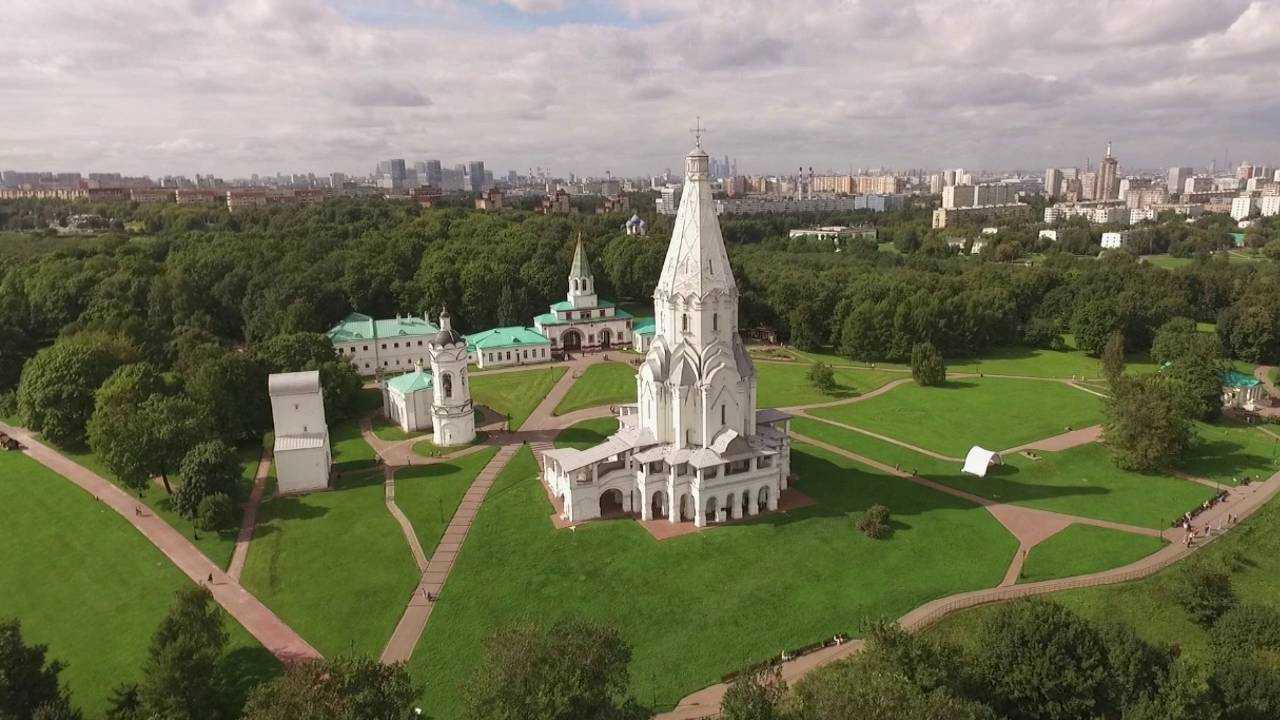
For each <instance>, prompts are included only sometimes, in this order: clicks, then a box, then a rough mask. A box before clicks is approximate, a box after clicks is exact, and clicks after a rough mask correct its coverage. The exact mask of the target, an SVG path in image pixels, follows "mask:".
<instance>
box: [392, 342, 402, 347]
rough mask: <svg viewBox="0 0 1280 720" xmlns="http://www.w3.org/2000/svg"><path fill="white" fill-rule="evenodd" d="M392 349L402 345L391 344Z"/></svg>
mask: <svg viewBox="0 0 1280 720" xmlns="http://www.w3.org/2000/svg"><path fill="white" fill-rule="evenodd" d="M391 347H393V348H398V347H400V343H391Z"/></svg>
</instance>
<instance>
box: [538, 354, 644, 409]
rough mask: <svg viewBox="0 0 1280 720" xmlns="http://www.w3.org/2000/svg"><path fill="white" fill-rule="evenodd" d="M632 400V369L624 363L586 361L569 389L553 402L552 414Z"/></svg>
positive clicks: (633, 389)
mask: <svg viewBox="0 0 1280 720" xmlns="http://www.w3.org/2000/svg"><path fill="white" fill-rule="evenodd" d="M635 401H636V369H635V368H633V367H631V366H630V365H628V364H626V363H620V362H606V363H596V364H594V365H590V366H588V367H587V369H586V370H585V371H584V372H583V373H582V377H580V378H578V379H577V380H575V381H574V383H573V387H571V388H569V393H568V394H567V395H565V396H564V399H562V400H561V401H560V404H559V405H557V406H556V409H555V414H556V415H565V414H567V413H571V412H573V411H574V410H581V409H583V408H589V407H595V406H597V405H617V404H619V403H633V402H635Z"/></svg>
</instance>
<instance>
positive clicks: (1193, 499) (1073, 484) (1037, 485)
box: [791, 418, 1214, 530]
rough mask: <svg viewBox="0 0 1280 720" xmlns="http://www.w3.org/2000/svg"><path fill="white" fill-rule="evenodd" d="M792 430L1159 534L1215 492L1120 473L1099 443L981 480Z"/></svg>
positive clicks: (857, 438) (913, 455)
mask: <svg viewBox="0 0 1280 720" xmlns="http://www.w3.org/2000/svg"><path fill="white" fill-rule="evenodd" d="M791 429H792V430H793V431H794V432H797V433H800V434H801V435H807V436H809V437H812V438H814V439H816V440H821V441H823V442H826V443H830V444H832V445H835V446H837V447H840V448H843V449H845V450H848V451H850V452H853V453H857V454H859V455H863V456H865V457H869V458H872V459H874V460H879V461H880V462H883V463H886V464H888V465H897V466H900V468H901V469H902V470H903V471H904V472H911V471H913V470H915V471H917V472H919V474H920V475H922V476H924V477H927V478H929V479H931V480H936V481H938V482H940V483H942V484H944V485H948V486H950V487H954V488H956V489H959V490H964V491H966V492H970V493H973V494H974V495H980V496H982V497H985V498H990V499H992V500H999V501H1001V502H1008V503H1013V504H1015V505H1025V506H1027V507H1034V508H1040V509H1041V510H1052V511H1054V512H1061V513H1067V514H1069V515H1079V516H1082V517H1090V518H1097V519H1099V520H1111V521H1113V522H1120V523H1126V524H1130V525H1139V526H1141V527H1149V528H1153V529H1157V530H1158V529H1161V528H1166V527H1168V526H1169V523H1170V522H1172V520H1173V519H1174V518H1176V517H1178V516H1180V515H1182V514H1183V513H1184V512H1186V511H1187V510H1190V509H1191V508H1193V507H1195V506H1196V505H1199V504H1200V503H1202V502H1204V501H1205V500H1207V499H1209V498H1210V497H1211V496H1212V495H1213V494H1214V492H1213V490H1212V489H1210V488H1207V487H1205V486H1204V485H1199V484H1197V483H1193V482H1190V481H1187V480H1181V479H1178V478H1174V477H1166V476H1163V475H1140V474H1138V473H1132V472H1127V471H1124V470H1120V469H1119V468H1117V467H1116V466H1115V465H1114V464H1113V463H1112V462H1111V458H1110V456H1109V455H1108V452H1107V449H1106V448H1104V447H1103V446H1101V445H1098V444H1096V443H1093V444H1089V445H1082V446H1080V447H1077V448H1072V449H1071V450H1065V451H1062V452H1057V453H1049V452H1040V453H1039V456H1040V459H1039V460H1031V459H1029V458H1026V457H1024V456H1022V455H1020V454H1014V455H1007V456H1006V457H1005V458H1004V461H1005V465H1003V466H1001V467H996V468H992V469H991V472H989V473H987V476H986V477H985V478H979V477H974V476H972V475H966V474H964V473H962V472H961V471H960V468H961V464H960V463H954V462H946V461H943V460H937V459H934V458H931V457H929V456H927V455H921V454H920V453H917V452H914V451H912V450H908V449H906V448H902V447H899V446H897V445H892V444H890V443H887V442H884V441H882V440H877V439H876V438H873V437H867V436H866V435H863V434H861V433H857V432H854V431H852V430H846V429H844V428H840V427H836V426H834V425H830V424H828V423H824V422H821V421H818V420H810V419H808V418H794V419H792V420H791Z"/></svg>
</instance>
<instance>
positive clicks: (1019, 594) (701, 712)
mask: <svg viewBox="0 0 1280 720" xmlns="http://www.w3.org/2000/svg"><path fill="white" fill-rule="evenodd" d="M795 437H796V439H797V440H800V441H801V442H806V443H811V444H814V445H817V446H819V447H824V448H825V449H828V450H831V451H832V452H839V448H833V447H832V446H829V445H823V444H822V443H818V442H815V441H813V440H810V439H807V438H804V437H802V436H795ZM841 454H844V455H846V456H850V457H851V459H855V460H858V461H859V462H866V461H867V460H869V459H860V458H859V457H858V456H856V455H854V454H853V453H847V452H846V453H841ZM870 462H871V464H873V466H874V467H876V468H878V469H880V470H886V468H887V466H884V465H883V464H881V463H875V461H870ZM889 469H890V470H891V468H889ZM886 471H887V470H886ZM894 474H896V475H899V476H900V474H899V473H896V472H895V473H894ZM908 479H912V480H913V481H918V480H919V479H916V478H908ZM927 482H928V481H926V483H927ZM942 488H945V486H942ZM942 488H938V489H942ZM943 491H944V492H948V491H950V492H951V494H958V495H959V496H961V497H963V496H964V495H967V493H964V494H961V493H960V491H952V490H951V489H950V488H947V489H946V490H943ZM1277 491H1280V472H1277V473H1276V474H1274V475H1272V476H1271V477H1270V478H1269V479H1268V480H1267V481H1266V482H1263V483H1254V484H1251V485H1248V486H1245V487H1241V488H1233V489H1231V491H1230V495H1229V496H1228V499H1227V500H1226V501H1225V502H1221V503H1218V504H1217V505H1215V506H1213V507H1212V508H1210V509H1209V510H1206V511H1205V512H1203V513H1201V514H1200V515H1199V516H1197V517H1196V521H1195V523H1194V525H1195V528H1196V530H1197V531H1200V530H1202V529H1203V528H1206V527H1215V528H1216V527H1223V528H1225V527H1227V525H1226V517H1227V515H1228V514H1229V513H1230V514H1234V515H1235V516H1236V519H1237V520H1236V521H1237V522H1239V521H1240V520H1244V519H1245V518H1248V517H1249V516H1251V515H1253V514H1254V513H1255V512H1257V510H1258V509H1259V508H1261V507H1262V506H1263V505H1265V504H1266V502H1267V501H1268V500H1270V499H1271V498H1272V497H1274V496H1275V494H1276V492H1277ZM974 497H976V496H974ZM990 502H991V501H989V500H987V501H986V503H990ZM986 507H987V509H988V510H991V509H992V507H993V505H990V504H988V505H986ZM1036 512H1041V511H1036ZM993 514H994V513H993ZM997 517H998V516H997ZM1072 521H1073V522H1088V523H1089V524H1092V525H1101V526H1102V527H1115V526H1114V525H1113V524H1110V523H1100V521H1093V520H1088V519H1085V518H1079V519H1076V518H1072ZM1001 522H1004V521H1003V520H1001ZM1115 529H1125V528H1124V527H1116V528H1115ZM1141 530H1142V531H1143V532H1144V533H1151V534H1159V533H1156V531H1154V530H1147V529H1146V528H1141ZM1131 531H1132V530H1131ZM1224 532H1229V530H1226V531H1224ZM1016 534H1017V533H1016V532H1015V535H1016ZM1218 537H1221V534H1217V535H1214V536H1213V538H1212V539H1216V538H1218ZM1212 539H1211V540H1210V542H1211V541H1212ZM1205 544H1207V543H1206V542H1205V541H1203V540H1202V541H1200V542H1199V543H1197V544H1195V545H1193V546H1192V547H1191V548H1187V547H1185V546H1184V545H1183V544H1182V543H1180V542H1173V543H1170V544H1168V545H1165V546H1164V547H1163V548H1161V549H1160V550H1158V551H1156V552H1155V553H1152V554H1151V555H1148V556H1147V557H1145V558H1142V559H1141V560H1138V561H1137V562H1133V563H1130V564H1129V565H1125V566H1123V567H1119V568H1113V569H1111V570H1105V571H1103V572H1097V573H1092V574H1089V575H1077V576H1075V577H1069V578H1061V579H1057V580H1043V581H1040V582H1034V583H1026V584H1023V585H1013V584H1005V583H1001V585H999V586H998V587H995V588H987V589H984V590H973V591H970V592H964V593H959V594H956V595H950V596H948V597H943V598H938V599H937V600H933V601H931V602H928V603H925V604H924V605H921V606H919V607H917V608H915V609H914V610H911V611H910V612H908V613H907V614H905V615H903V616H902V617H901V618H899V619H898V624H899V625H901V626H902V627H903V628H904V629H905V630H908V631H910V632H918V631H920V630H923V629H925V628H927V627H929V626H930V625H933V624H934V623H936V622H938V621H939V620H941V619H942V618H944V617H946V616H947V615H950V614H952V613H954V612H957V611H959V610H963V609H966V608H971V607H976V606H978V605H986V604H990V603H996V602H1005V601H1008V600H1015V599H1019V598H1025V597H1031V596H1035V595H1045V594H1049V593H1054V592H1059V591H1062V590H1071V589H1075V588H1086V587H1097V586H1101V585H1112V584H1116V583H1122V582H1131V581H1134V580H1140V579H1142V578H1145V577H1148V576H1150V575H1153V574H1155V573H1156V572H1158V571H1160V570H1163V569H1165V568H1167V567H1169V566H1170V565H1172V564H1173V563H1175V562H1177V561H1179V560H1182V559H1183V558H1185V557H1187V556H1188V555H1190V554H1191V553H1194V552H1196V551H1197V550H1199V549H1200V548H1201V547H1204V545H1205ZM1019 555H1021V552H1019ZM863 647H864V643H863V642H862V641H861V640H852V641H849V642H846V643H844V644H842V645H830V646H828V647H825V648H822V649H821V650H818V651H816V652H812V653H809V654H807V655H803V656H801V657H799V658H795V659H793V660H788V661H787V662H784V663H781V664H780V665H779V670H780V672H781V674H782V679H783V680H785V681H786V682H787V683H795V682H796V681H798V680H799V679H800V678H802V677H803V676H804V675H805V673H807V672H809V671H810V670H812V669H814V668H816V667H819V666H822V665H826V664H827V663H831V662H834V661H837V660H841V659H844V658H847V657H849V656H851V655H853V654H855V653H857V652H860V651H861V650H862V649H863ZM728 687H729V686H728V685H727V684H725V683H720V684H718V685H712V686H711V687H707V688H703V689H702V690H699V691H697V692H695V693H693V694H691V695H688V696H686V697H685V698H684V699H683V700H681V701H680V702H679V704H677V705H676V707H675V708H674V709H673V710H671V711H670V712H666V713H661V714H659V715H657V716H656V717H657V718H658V719H659V720H699V719H700V718H710V717H715V716H717V715H718V714H719V712H720V701H721V700H722V699H723V698H724V693H725V691H726V690H727V689H728Z"/></svg>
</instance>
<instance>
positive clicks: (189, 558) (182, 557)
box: [0, 423, 320, 662]
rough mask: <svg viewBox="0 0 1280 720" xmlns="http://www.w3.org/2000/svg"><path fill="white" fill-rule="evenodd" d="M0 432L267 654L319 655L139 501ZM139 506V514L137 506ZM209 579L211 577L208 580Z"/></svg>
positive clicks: (40, 447)
mask: <svg viewBox="0 0 1280 720" xmlns="http://www.w3.org/2000/svg"><path fill="white" fill-rule="evenodd" d="M0 430H2V431H4V432H5V433H6V434H8V435H10V436H11V437H14V438H17V439H18V441H19V442H21V443H22V444H23V445H26V446H27V451H26V453H27V455H28V456H30V457H31V458H32V459H33V460H35V461H36V462H38V463H40V464H41V465H44V466H45V467H47V468H49V469H50V470H52V471H54V472H56V473H58V474H59V475H61V476H63V477H65V478H67V479H68V480H70V481H71V482H73V483H75V484H76V485H78V486H80V488H82V489H83V490H84V491H85V492H87V493H89V494H91V495H93V496H94V497H95V498H97V499H98V500H100V501H101V502H102V503H103V504H104V505H106V506H107V507H110V508H111V509H112V510H115V511H116V512H117V513H119V514H120V516H121V517H123V518H124V519H125V520H126V521H128V522H129V524H131V525H133V526H134V527H135V528H136V529H137V530H138V532H140V533H142V535H143V536H144V537H146V538H147V539H148V540H150V541H151V543H152V544H153V545H155V546H156V547H157V548H159V549H160V552H162V553H164V554H165V556H166V557H168V558H169V560H170V561H171V562H173V564H174V565H176V566H177V567H178V569H179V570H181V571H182V572H183V573H185V574H186V576H187V577H189V578H191V580H192V582H195V583H196V584H199V585H204V586H206V587H208V588H209V591H210V592H211V593H212V594H213V598H214V600H216V601H217V602H218V604H219V605H221V606H222V607H223V608H224V609H225V610H226V611H227V612H228V613H230V614H231V616H232V617H234V618H235V619H236V621H237V622H239V623H240V624H241V625H243V626H244V628H245V630H248V631H249V634H251V635H253V636H254V637H255V638H257V639H258V642H260V643H262V645H263V647H265V648H266V649H267V650H268V651H269V652H271V654H272V655H275V656H276V657H277V658H279V659H280V660H281V661H285V662H291V661H296V660H302V659H307V658H318V657H320V653H318V652H316V650H315V648H313V647H311V645H310V644H308V643H307V641H306V640H303V639H302V637H301V636H300V635H298V634H297V633H296V632H294V631H293V629H292V628H290V627H289V626H288V625H286V624H284V622H283V621H281V620H280V618H278V617H277V616H276V615H275V613H273V612H271V610H270V609H268V608H267V606H266V605H263V604H262V603H261V602H260V601H259V600H258V599H257V598H255V597H254V596H253V595H252V594H250V593H249V592H248V591H247V590H245V589H244V588H243V587H241V586H240V583H238V582H237V581H236V580H235V579H234V578H232V577H231V576H230V575H229V574H228V573H225V572H223V571H222V568H220V567H218V566H217V565H215V564H214V563H213V562H212V561H210V560H209V558H207V557H205V555H204V553H202V552H200V550H199V549H197V548H196V546H194V545H192V544H191V543H190V542H188V541H187V538H186V537H184V536H183V535H182V533H180V532H178V531H177V530H174V529H173V527H172V526H170V525H169V524H168V523H166V522H165V521H164V520H163V519H161V518H159V517H157V516H155V515H153V514H152V513H151V512H150V511H149V510H147V509H146V508H145V506H143V505H142V504H141V503H140V502H138V501H137V500H135V499H134V498H133V497H132V496H130V495H129V494H127V493H126V492H124V491H123V490H121V489H120V488H118V487H116V486H115V485H114V484H112V483H111V482H109V481H107V480H106V479H105V478H103V477H101V476H99V475H98V474H96V473H94V472H92V471H90V470H89V469H87V468H85V467H83V466H81V465H79V464H77V463H75V462H72V461H71V460H69V459H68V458H67V457H65V456H64V455H62V454H61V453H59V452H57V451H56V450H53V449H52V448H49V447H48V446H46V445H44V444H43V443H41V442H39V441H37V440H36V439H35V438H34V437H32V435H31V433H29V432H27V431H25V430H21V429H19V428H15V427H11V426H9V425H6V424H4V423H0ZM140 508H141V513H139V509H140ZM209 578H213V581H212V582H209Z"/></svg>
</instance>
